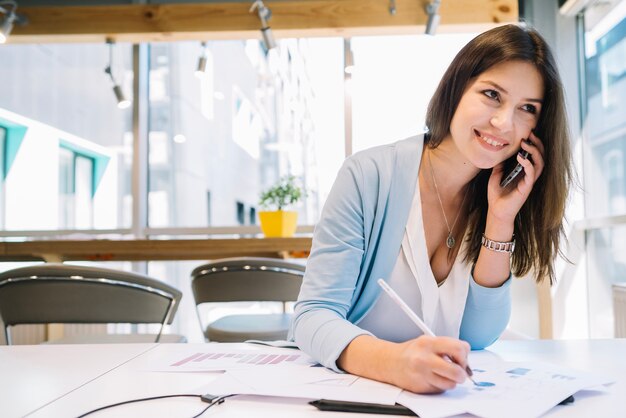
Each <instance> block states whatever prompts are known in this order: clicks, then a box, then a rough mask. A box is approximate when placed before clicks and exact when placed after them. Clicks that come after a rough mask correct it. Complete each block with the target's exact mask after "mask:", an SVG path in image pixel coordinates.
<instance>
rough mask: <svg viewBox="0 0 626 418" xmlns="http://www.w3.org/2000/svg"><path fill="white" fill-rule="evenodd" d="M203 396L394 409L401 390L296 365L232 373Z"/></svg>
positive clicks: (221, 377)
mask: <svg viewBox="0 0 626 418" xmlns="http://www.w3.org/2000/svg"><path fill="white" fill-rule="evenodd" d="M200 391H201V392H203V393H211V394H214V395H227V394H231V393H238V394H246V395H264V396H280V397H288V398H309V399H331V400H341V401H351V402H373V403H381V404H386V405H393V404H394V403H395V402H396V399H397V398H398V396H399V395H400V392H401V389H399V388H397V387H395V386H392V385H388V384H386V383H381V382H376V381H373V380H370V379H365V378H362V377H358V376H354V375H351V374H346V373H335V372H333V371H331V370H329V369H327V368H325V367H321V366H319V365H318V366H312V367H311V366H304V365H299V366H298V365H294V366H292V367H281V368H272V369H271V370H269V369H268V368H267V367H254V368H247V369H236V370H229V371H227V372H226V373H225V374H223V375H222V376H220V377H219V378H217V379H215V380H214V381H212V382H211V383H209V384H208V385H206V386H203V387H202V388H201V389H200Z"/></svg>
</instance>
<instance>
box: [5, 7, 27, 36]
mask: <svg viewBox="0 0 626 418" xmlns="http://www.w3.org/2000/svg"><path fill="white" fill-rule="evenodd" d="M16 10H17V2H15V1H14V0H0V14H1V15H0V44H3V43H5V42H6V41H7V39H8V38H9V35H10V34H11V31H12V30H13V25H14V24H18V25H25V24H26V23H27V19H26V18H25V17H24V16H21V15H18V14H17V13H15V11H16Z"/></svg>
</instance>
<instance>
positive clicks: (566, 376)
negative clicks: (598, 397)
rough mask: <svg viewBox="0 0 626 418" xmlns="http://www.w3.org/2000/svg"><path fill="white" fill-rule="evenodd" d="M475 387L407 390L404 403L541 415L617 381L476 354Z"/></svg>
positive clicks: (430, 410) (429, 409)
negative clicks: (578, 394)
mask: <svg viewBox="0 0 626 418" xmlns="http://www.w3.org/2000/svg"><path fill="white" fill-rule="evenodd" d="M470 364H471V366H472V371H473V372H474V376H473V378H474V380H475V381H476V382H478V383H481V382H484V383H485V385H484V386H475V385H474V384H473V383H471V382H470V381H469V380H468V381H466V382H465V383H464V384H462V385H459V386H457V387H456V388H455V389H454V390H450V391H447V392H444V393H442V394H438V395H417V394H414V393H410V392H402V394H401V395H400V397H399V398H398V403H400V404H402V405H405V406H406V407H408V408H410V409H412V410H413V411H414V412H415V413H417V414H418V415H419V416H420V417H422V418H435V417H446V416H451V415H457V414H463V413H471V414H474V415H477V416H479V417H487V418H490V417H498V418H499V417H503V416H506V417H507V418H517V417H520V418H521V417H524V418H528V417H538V416H540V415H542V414H544V413H546V412H547V411H548V410H550V409H551V408H553V407H554V406H556V405H557V404H558V403H559V402H561V401H562V400H564V399H566V398H567V397H568V396H570V395H572V394H574V393H576V392H578V391H579V390H583V389H588V388H596V387H598V388H601V387H602V385H605V384H609V383H612V382H611V380H607V379H604V378H602V377H599V376H596V375H592V374H591V373H586V372H580V371H575V370H571V369H567V368H564V367H558V366H555V365H551V364H541V363H514V362H503V361H501V360H493V359H492V360H488V361H482V362H480V361H475V360H473V359H471V357H470Z"/></svg>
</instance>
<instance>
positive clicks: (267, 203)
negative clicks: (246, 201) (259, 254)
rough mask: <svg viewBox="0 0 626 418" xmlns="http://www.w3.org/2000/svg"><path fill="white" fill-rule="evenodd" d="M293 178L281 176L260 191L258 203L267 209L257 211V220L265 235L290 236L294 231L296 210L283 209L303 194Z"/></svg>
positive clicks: (295, 201) (296, 220)
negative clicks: (267, 187)
mask: <svg viewBox="0 0 626 418" xmlns="http://www.w3.org/2000/svg"><path fill="white" fill-rule="evenodd" d="M295 180H296V178H295V177H294V176H286V177H283V178H281V179H280V180H279V181H278V182H277V183H276V184H274V185H273V186H272V187H270V188H269V189H267V190H265V191H264V192H262V193H261V198H260V200H259V204H260V205H261V207H262V208H265V209H267V210H264V211H260V212H259V220H260V222H261V230H262V231H263V234H264V235H265V236H266V237H290V236H292V235H293V234H294V233H295V232H296V226H297V223H298V212H296V211H288V210H284V209H285V208H286V207H289V206H290V205H293V204H295V203H297V202H298V201H299V200H300V199H301V198H302V197H304V196H305V192H304V191H303V190H302V188H300V187H299V186H298V185H296V183H295Z"/></svg>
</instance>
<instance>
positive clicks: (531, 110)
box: [522, 104, 537, 115]
mask: <svg viewBox="0 0 626 418" xmlns="http://www.w3.org/2000/svg"><path fill="white" fill-rule="evenodd" d="M522 110H523V111H525V112H528V113H530V114H533V115H534V114H536V113H537V108H536V107H535V106H533V105H531V104H527V105H524V106H522Z"/></svg>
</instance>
